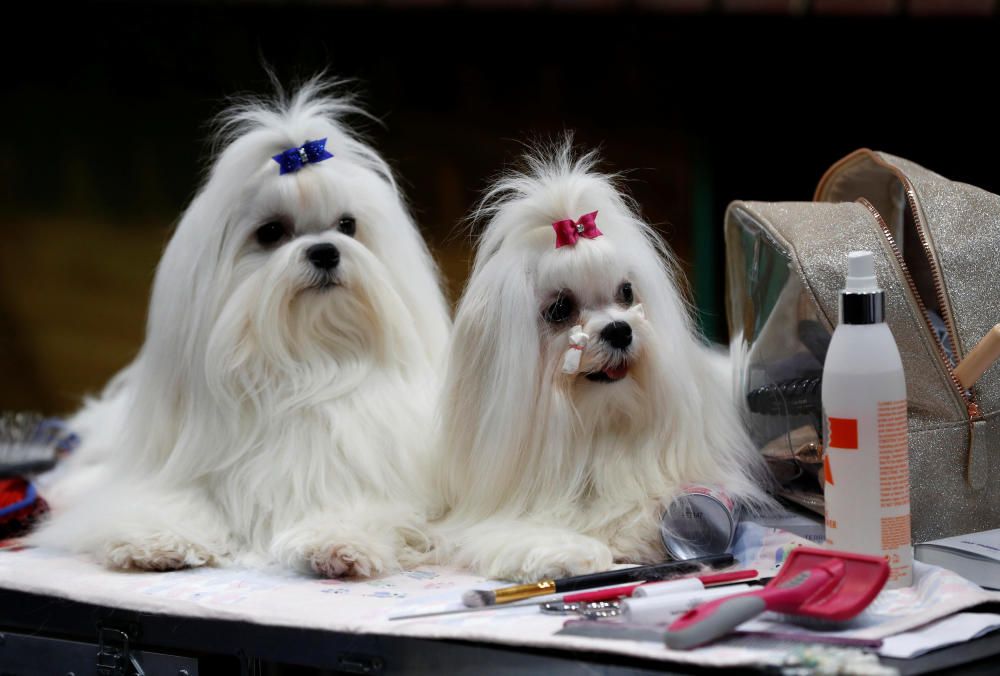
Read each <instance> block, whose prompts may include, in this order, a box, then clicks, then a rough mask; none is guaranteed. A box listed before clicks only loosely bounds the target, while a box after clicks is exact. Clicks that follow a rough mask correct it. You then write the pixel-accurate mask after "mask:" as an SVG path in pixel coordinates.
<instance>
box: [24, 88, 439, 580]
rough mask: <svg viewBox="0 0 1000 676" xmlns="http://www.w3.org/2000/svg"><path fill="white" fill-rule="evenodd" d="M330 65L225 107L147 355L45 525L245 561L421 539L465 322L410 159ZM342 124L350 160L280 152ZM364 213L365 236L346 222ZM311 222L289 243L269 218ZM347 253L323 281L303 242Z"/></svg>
mask: <svg viewBox="0 0 1000 676" xmlns="http://www.w3.org/2000/svg"><path fill="white" fill-rule="evenodd" d="M331 86H334V85H331V83H326V82H324V81H322V80H319V79H314V80H312V81H310V82H308V83H306V84H305V85H304V86H303V87H301V88H300V89H299V90H298V91H297V93H295V94H294V95H292V96H284V95H282V94H280V93H279V96H278V97H277V99H276V100H275V101H264V100H246V101H243V102H241V103H239V104H237V105H235V106H234V107H233V108H231V109H230V110H229V111H228V113H227V114H226V115H225V116H223V117H222V118H221V125H220V134H219V137H218V141H219V145H220V147H221V148H222V150H221V152H220V153H219V154H218V156H217V158H216V160H215V162H214V165H213V166H212V168H211V171H210V174H209V175H208V177H207V179H206V181H205V183H204V185H203V186H202V188H201V190H200V191H199V192H198V194H197V195H196V197H195V198H194V200H193V201H192V203H191V204H190V206H189V207H188V209H187V211H186V212H185V214H184V216H183V218H182V219H181V221H180V224H179V225H178V227H177V229H176V231H175V233H174V235H173V237H172V238H171V240H170V242H169V244H168V246H167V248H166V251H165V253H164V255H163V258H162V260H161V262H160V265H159V267H158V269H157V272H156V278H155V283H154V287H153V293H152V299H151V303H150V309H149V319H148V325H147V332H146V340H145V343H144V344H143V346H142V349H141V351H140V353H139V355H138V356H137V357H136V359H135V360H134V362H133V363H132V364H131V365H130V366H128V367H127V368H126V369H125V370H123V371H122V372H121V373H120V374H119V375H118V376H117V377H116V378H115V379H114V380H113V381H112V382H111V383H110V384H109V386H108V387H107V389H106V390H105V392H104V393H103V395H102V396H101V397H100V398H99V399H97V400H93V401H89V402H88V403H87V404H86V406H85V407H84V408H83V410H82V411H81V412H80V413H79V414H78V415H76V417H75V418H74V419H73V420H72V421H71V425H72V426H73V427H74V428H75V429H78V430H79V432H80V434H81V436H82V438H83V446H82V447H81V448H80V449H79V450H78V452H77V457H76V458H74V459H73V461H72V463H71V465H70V467H69V468H68V469H67V471H66V472H65V477H64V478H63V479H62V480H61V481H60V482H58V483H57V484H56V485H55V486H54V489H53V493H52V502H53V506H54V517H53V518H52V519H51V520H50V521H49V522H48V523H47V524H46V525H45V527H44V528H42V529H41V531H40V532H38V533H37V534H36V535H35V536H34V538H33V540H34V542H37V543H41V544H47V545H55V546H61V547H66V548H69V549H72V550H74V551H79V552H90V553H93V554H95V555H96V556H97V557H98V558H99V559H101V560H102V561H104V562H105V563H107V564H108V565H111V566H116V567H138V568H151V569H163V568H176V567H179V566H184V565H200V564H205V563H212V562H222V561H229V560H233V559H246V560H253V561H257V562H268V561H277V562H281V563H284V564H286V565H291V566H295V567H298V568H305V569H308V568H312V569H313V570H315V571H317V572H319V573H322V574H326V575H341V574H358V575H372V574H377V573H379V572H383V571H387V570H393V569H396V568H398V567H399V566H401V565H405V564H406V563H408V562H410V561H412V560H415V559H417V558H419V557H420V556H422V555H423V554H422V552H423V551H424V550H426V549H427V545H428V542H429V540H428V537H427V532H426V528H425V516H426V504H425V495H426V484H427V481H428V468H429V463H428V458H427V452H428V450H429V428H430V424H431V419H432V415H433V411H432V406H433V399H434V396H435V394H436V392H437V380H438V376H437V375H436V374H437V373H438V372H439V370H440V368H441V363H440V362H441V360H442V357H443V352H444V348H445V345H446V341H447V334H448V331H449V320H448V310H447V305H446V302H445V300H444V297H443V294H442V292H441V289H440V284H439V280H438V276H437V270H436V267H435V265H434V263H433V261H432V259H431V257H430V255H429V253H428V250H427V247H426V246H425V244H424V242H423V240H422V239H421V237H420V234H419V232H418V230H417V228H416V227H415V225H414V223H413V222H412V220H411V218H410V216H409V214H408V212H407V209H406V206H405V204H404V202H403V200H402V198H401V196H400V194H399V191H398V189H397V187H396V183H395V181H394V180H393V177H392V173H391V171H390V169H389V167H388V166H387V165H386V163H385V162H384V161H383V160H382V158H381V157H380V156H379V155H378V154H377V153H376V152H375V150H373V149H372V148H371V147H369V146H368V145H366V144H365V143H364V142H363V141H361V140H360V139H359V138H358V137H357V136H355V135H354V134H352V133H351V132H350V131H349V130H348V128H347V127H346V126H345V124H344V122H343V118H344V117H345V116H346V115H349V114H355V113H358V112H360V111H359V110H358V109H357V108H356V107H355V106H354V104H352V103H351V101H350V99H349V98H345V97H344V96H338V95H336V94H334V93H331V92H332V91H335V90H336V87H335V86H334V89H331ZM320 138H327V139H328V141H327V145H326V148H327V150H329V151H330V152H332V153H333V155H334V157H333V158H332V159H328V160H326V161H324V162H321V163H316V164H313V165H308V166H306V167H304V168H303V169H302V170H300V171H298V172H296V173H292V174H287V175H279V171H278V165H277V164H276V163H275V162H274V161H273V160H272V159H271V157H272V156H273V155H276V154H278V153H280V152H282V151H283V150H285V149H287V148H291V147H295V146H300V145H302V144H303V143H304V142H306V141H311V140H315V139H320ZM345 214H349V215H351V216H353V217H354V218H355V219H356V222H357V234H356V236H354V237H351V236H348V235H347V234H344V233H341V232H340V231H339V230H338V228H337V224H338V222H339V219H340V218H341V217H342V216H344V215H345ZM275 219H283V220H286V221H288V222H294V230H295V236H294V237H293V238H290V239H289V240H288V241H286V242H285V243H283V244H281V245H280V246H278V247H275V248H273V249H269V248H266V247H262V246H261V245H260V244H259V243H258V242H257V241H256V240H255V237H254V233H255V230H256V228H258V227H259V226H260V225H261V224H262V223H264V222H267V221H271V220H275ZM318 243H330V244H333V245H335V246H336V247H337V249H338V250H339V252H340V263H339V265H338V266H337V268H336V279H337V286H335V287H333V288H325V289H323V288H318V287H316V286H315V278H316V270H315V269H314V268H313V267H312V266H311V265H310V263H309V261H308V260H307V259H306V255H305V251H306V249H307V248H308V247H309V246H311V245H314V244H318Z"/></svg>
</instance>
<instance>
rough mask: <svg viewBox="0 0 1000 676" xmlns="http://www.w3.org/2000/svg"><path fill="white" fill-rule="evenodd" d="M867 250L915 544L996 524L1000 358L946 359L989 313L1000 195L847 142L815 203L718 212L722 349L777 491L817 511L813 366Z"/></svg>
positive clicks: (997, 270) (998, 258) (997, 314)
mask: <svg viewBox="0 0 1000 676" xmlns="http://www.w3.org/2000/svg"><path fill="white" fill-rule="evenodd" d="M858 249H868V250H871V251H872V252H874V254H875V265H876V274H877V275H878V280H879V283H880V285H881V286H882V288H883V289H885V293H886V317H887V321H888V323H889V326H890V328H891V329H892V333H893V335H894V336H895V338H896V342H897V344H898V346H899V351H900V354H901V356H902V359H903V367H904V369H905V371H906V385H907V393H908V398H909V428H910V483H911V510H912V528H913V539H914V542H923V541H927V540H932V539H936V538H940V537H945V536H949V535H956V534H960V533H968V532H973V531H981V530H987V529H991V528H998V527H1000V365H998V366H995V367H993V368H991V369H989V370H988V371H986V373H985V374H983V376H982V377H981V378H980V379H979V380H978V382H977V383H976V384H975V385H974V386H973V387H971V388H970V389H969V390H965V389H964V388H963V387H962V386H961V385H960V384H959V382H958V380H957V378H956V377H955V374H954V367H955V365H956V364H957V363H959V362H960V361H961V360H962V358H963V357H964V356H965V355H966V354H967V353H968V351H969V350H970V349H972V348H973V347H974V346H975V345H976V344H977V343H978V342H979V340H980V339H981V338H983V336H985V335H986V333H987V332H988V331H989V330H990V329H991V328H992V327H993V326H994V324H996V323H997V322H1000V197H998V196H997V195H994V194H991V193H988V192H986V191H984V190H981V189H979V188H976V187H974V186H971V185H966V184H963V183H957V182H955V181H950V180H948V179H946V178H944V177H942V176H939V175H938V174H935V173H933V172H931V171H928V170H927V169H924V168H923V167H921V166H919V165H917V164H914V163H912V162H909V161H907V160H903V159H900V158H898V157H893V156H891V155H888V154H886V153H881V152H874V151H871V150H859V151H857V152H855V153H852V154H851V155H848V156H847V157H845V158H844V159H842V160H841V161H839V162H837V163H836V164H835V165H834V166H833V167H832V168H831V169H830V170H829V171H828V172H827V173H826V175H825V176H823V178H822V180H821V181H820V183H819V187H818V188H817V190H816V195H815V201H814V202H784V203H762V202H734V203H733V204H731V205H730V206H729V209H728V211H727V213H726V256H727V268H728V269H727V273H728V278H729V286H728V289H729V298H728V316H729V328H730V334H731V340H732V351H733V354H734V356H735V358H736V359H735V361H736V364H737V369H738V374H739V380H740V388H741V392H742V397H743V401H744V402H745V405H746V409H747V418H748V420H749V423H750V428H751V432H752V435H753V437H754V440H755V441H756V442H757V444H758V446H759V447H760V449H761V452H762V453H763V454H764V456H765V458H766V459H767V461H768V465H769V466H770V467H771V469H772V471H773V473H774V474H775V477H776V478H777V479H778V482H779V483H780V485H781V492H782V494H783V495H784V496H785V497H788V498H789V499H792V500H794V501H795V502H798V503H799V504H802V505H805V506H807V507H809V508H810V509H812V510H814V511H816V512H818V513H820V514H822V513H823V496H822V491H823V488H822V487H823V481H822V452H823V449H822V442H821V439H822V422H821V421H822V404H821V401H820V386H821V376H822V370H823V360H824V358H825V356H826V348H827V345H828V344H829V341H830V335H831V334H832V331H833V329H834V327H835V326H836V324H837V313H838V295H839V293H840V290H841V288H842V287H843V284H844V276H845V274H846V261H847V252H849V251H852V250H858Z"/></svg>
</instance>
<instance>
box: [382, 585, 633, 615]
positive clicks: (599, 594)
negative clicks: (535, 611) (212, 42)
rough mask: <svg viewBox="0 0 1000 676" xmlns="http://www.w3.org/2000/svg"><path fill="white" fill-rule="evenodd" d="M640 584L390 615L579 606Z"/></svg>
mask: <svg viewBox="0 0 1000 676" xmlns="http://www.w3.org/2000/svg"><path fill="white" fill-rule="evenodd" d="M639 584H641V583H638V584H628V585H623V586H622V585H619V586H615V587H600V588H597V589H589V590H587V591H582V592H576V593H573V594H564V595H563V596H557V595H555V594H552V595H548V596H545V597H536V598H533V599H532V600H531V602H529V603H524V602H517V603H505V604H501V605H491V606H476V607H474V608H456V609H454V610H438V611H434V612H429V613H418V614H415V615H399V616H396V617H390V618H389V619H390V620H412V619H414V618H418V617H435V616H438V615H456V614H460V613H475V612H480V611H484V610H504V609H506V608H531V607H539V606H547V605H552V607H553V608H555V607H557V606H559V605H566V606H570V605H572V606H579V605H581V604H585V603H599V602H602V601H609V600H613V599H618V598H620V597H622V596H628V595H630V594H631V593H632V592H633V591H634V590H635V589H636V587H638V586H639Z"/></svg>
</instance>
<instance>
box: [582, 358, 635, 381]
mask: <svg viewBox="0 0 1000 676" xmlns="http://www.w3.org/2000/svg"><path fill="white" fill-rule="evenodd" d="M627 375H628V362H622V363H621V364H616V365H614V366H605V367H604V368H603V369H601V370H600V371H592V372H590V373H588V374H586V377H587V380H589V381H591V382H594V383H615V382H618V381H619V380H621V379H622V378H624V377H625V376H627Z"/></svg>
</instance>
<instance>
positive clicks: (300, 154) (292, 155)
mask: <svg viewBox="0 0 1000 676" xmlns="http://www.w3.org/2000/svg"><path fill="white" fill-rule="evenodd" d="M331 157H333V155H332V154H331V153H329V152H327V150H326V139H325V138H321V139H319V140H318V141H306V142H305V143H304V144H303V145H301V146H299V147H297V148H289V149H288V150H286V151H285V152H283V153H279V154H278V155H275V156H274V157H272V158H271V159H273V160H274V161H275V162H277V163H278V166H279V167H281V171H280V172H279V173H281V174H291V173H294V172H296V171H298V170H299V169H301V168H302V167H304V166H306V165H307V164H316V163H317V162H322V161H323V160H328V159H330V158H331Z"/></svg>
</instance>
